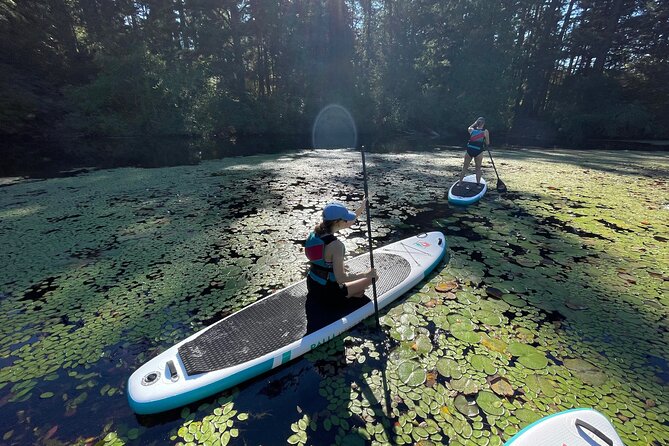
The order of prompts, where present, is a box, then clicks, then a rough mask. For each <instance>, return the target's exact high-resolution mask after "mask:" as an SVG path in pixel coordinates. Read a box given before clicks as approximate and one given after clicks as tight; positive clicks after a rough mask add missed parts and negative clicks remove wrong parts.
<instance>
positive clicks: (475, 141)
mask: <svg viewBox="0 0 669 446" xmlns="http://www.w3.org/2000/svg"><path fill="white" fill-rule="evenodd" d="M484 145H485V130H483V129H474V130H472V133H471V134H470V135H469V141H468V142H467V148H470V149H474V150H478V151H482V150H483V146H484Z"/></svg>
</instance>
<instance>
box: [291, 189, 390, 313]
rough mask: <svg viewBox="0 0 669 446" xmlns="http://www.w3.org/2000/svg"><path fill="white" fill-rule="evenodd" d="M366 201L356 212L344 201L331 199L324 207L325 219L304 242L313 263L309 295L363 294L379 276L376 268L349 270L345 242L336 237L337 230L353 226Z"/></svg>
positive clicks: (356, 295) (321, 297)
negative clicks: (345, 256) (357, 272)
mask: <svg viewBox="0 0 669 446" xmlns="http://www.w3.org/2000/svg"><path fill="white" fill-rule="evenodd" d="M365 203H366V200H363V202H362V204H361V205H360V206H359V207H358V208H357V209H356V211H355V212H351V211H349V210H348V209H346V206H344V205H343V204H341V203H330V204H328V205H327V206H325V208H324V209H323V221H322V222H321V223H319V224H318V225H317V226H316V227H315V228H314V230H313V231H312V232H311V234H309V237H308V238H307V240H306V242H305V244H304V251H305V254H306V256H307V258H308V259H309V263H310V269H309V273H308V274H307V289H308V290H309V294H310V295H312V296H315V297H318V299H327V300H331V299H343V298H347V297H362V296H363V295H364V293H365V289H367V287H369V286H370V285H371V284H372V279H376V277H377V276H376V271H375V270H374V269H370V270H369V271H367V272H364V273H359V274H351V273H348V272H347V271H346V269H345V267H344V253H345V247H344V243H343V242H342V241H341V240H338V239H337V237H335V233H336V232H338V231H341V230H342V229H347V228H350V227H351V226H352V225H353V223H355V220H356V219H357V218H358V217H360V215H362V214H363V213H364V212H365Z"/></svg>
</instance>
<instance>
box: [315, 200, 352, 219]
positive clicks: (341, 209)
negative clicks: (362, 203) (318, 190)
mask: <svg viewBox="0 0 669 446" xmlns="http://www.w3.org/2000/svg"><path fill="white" fill-rule="evenodd" d="M356 218H357V216H356V215H355V214H354V213H353V212H351V211H349V210H348V209H346V206H344V205H343V204H341V203H329V204H327V205H326V206H325V208H323V220H325V221H329V220H345V221H352V220H355V219H356Z"/></svg>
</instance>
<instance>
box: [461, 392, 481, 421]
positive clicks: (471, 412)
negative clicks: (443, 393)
mask: <svg viewBox="0 0 669 446" xmlns="http://www.w3.org/2000/svg"><path fill="white" fill-rule="evenodd" d="M455 408H456V409H458V411H459V412H460V413H461V414H463V415H464V416H466V417H469V418H472V417H475V416H476V415H478V414H479V408H478V406H477V405H476V401H475V400H474V399H471V400H469V399H467V397H466V396H465V395H458V396H456V397H455Z"/></svg>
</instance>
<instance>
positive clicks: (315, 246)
mask: <svg viewBox="0 0 669 446" xmlns="http://www.w3.org/2000/svg"><path fill="white" fill-rule="evenodd" d="M335 240H337V237H335V236H334V235H332V234H325V235H322V236H318V235H316V233H315V232H312V233H311V234H309V237H307V240H306V241H305V242H304V254H305V255H306V256H307V259H309V264H310V268H309V277H311V278H312V279H313V280H315V281H316V282H318V283H319V284H321V285H327V283H328V282H335V283H336V282H337V279H336V278H335V275H334V268H333V267H332V264H331V263H328V262H326V261H325V259H324V258H323V254H324V252H325V247H326V246H327V245H329V244H330V243H332V242H334V241H335Z"/></svg>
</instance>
